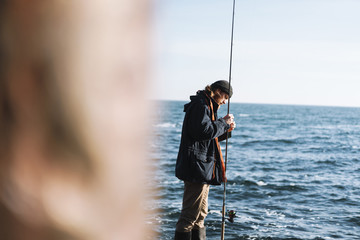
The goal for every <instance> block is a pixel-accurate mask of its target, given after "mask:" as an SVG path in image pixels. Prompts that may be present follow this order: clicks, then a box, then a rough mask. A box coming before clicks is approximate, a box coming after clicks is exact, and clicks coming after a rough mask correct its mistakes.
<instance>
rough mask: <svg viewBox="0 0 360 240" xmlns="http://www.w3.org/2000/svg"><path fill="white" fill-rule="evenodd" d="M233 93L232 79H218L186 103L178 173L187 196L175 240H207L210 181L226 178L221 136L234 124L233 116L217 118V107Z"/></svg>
mask: <svg viewBox="0 0 360 240" xmlns="http://www.w3.org/2000/svg"><path fill="white" fill-rule="evenodd" d="M231 96H232V88H231V86H230V85H229V82H227V81H225V80H219V81H216V82H214V83H213V84H211V85H210V86H206V88H205V89H204V90H203V91H198V92H197V94H196V96H191V97H190V100H191V101H190V102H189V103H187V104H185V106H184V112H185V118H184V122H183V128H182V136H181V143H180V148H179V154H178V158H177V161H176V177H178V178H179V179H181V180H183V181H184V196H183V205H182V210H181V215H180V218H179V220H178V222H177V224H176V231H175V240H188V239H191V240H197V239H199V240H204V239H206V230H205V226H204V219H205V217H206V215H207V212H208V193H209V186H210V185H220V184H221V183H222V182H225V181H226V176H225V165H224V160H223V157H222V153H221V149H220V146H219V142H218V141H219V139H222V140H223V139H226V137H227V135H230V132H231V131H232V130H233V129H234V128H235V126H236V125H235V122H234V117H233V115H232V114H228V115H226V116H225V117H223V118H220V119H218V118H217V110H218V109H219V107H220V106H221V105H223V104H225V103H226V101H227V100H228V99H229V98H230V97H231Z"/></svg>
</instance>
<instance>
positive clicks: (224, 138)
mask: <svg viewBox="0 0 360 240" xmlns="http://www.w3.org/2000/svg"><path fill="white" fill-rule="evenodd" d="M229 138H231V132H229V134H228V139H229ZM224 140H226V133H224V134H223V135H221V136H219V142H221V141H224Z"/></svg>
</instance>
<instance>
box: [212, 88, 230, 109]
mask: <svg viewBox="0 0 360 240" xmlns="http://www.w3.org/2000/svg"><path fill="white" fill-rule="evenodd" d="M213 98H214V100H215V102H216V103H217V104H219V107H220V106H221V105H223V104H225V103H226V101H227V100H228V99H229V95H227V94H226V93H224V92H222V91H221V90H220V89H216V90H215V92H214V97H213Z"/></svg>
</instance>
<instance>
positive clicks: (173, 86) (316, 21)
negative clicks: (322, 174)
mask: <svg viewBox="0 0 360 240" xmlns="http://www.w3.org/2000/svg"><path fill="white" fill-rule="evenodd" d="M232 3H233V1H232V0H157V1H155V6H154V24H153V36H154V41H153V42H154V43H153V46H154V47H153V59H152V60H153V61H152V69H153V72H152V78H153V83H154V87H153V91H152V92H153V93H152V98H155V99H162V100H188V99H189V96H190V95H193V94H194V93H195V92H196V91H197V90H199V89H203V88H204V87H205V86H206V85H208V84H211V83H212V82H214V81H216V80H219V79H225V80H228V79H229V65H230V60H229V58H230V36H231V17H232ZM359 11H360V0H236V5H235V25H234V44H233V63H232V64H233V67H232V79H231V83H232V87H233V89H234V95H233V97H232V100H231V101H232V102H239V103H268V104H300V105H326V106H355V107H360V96H359V95H360V94H359V91H360V31H359V26H360V14H359Z"/></svg>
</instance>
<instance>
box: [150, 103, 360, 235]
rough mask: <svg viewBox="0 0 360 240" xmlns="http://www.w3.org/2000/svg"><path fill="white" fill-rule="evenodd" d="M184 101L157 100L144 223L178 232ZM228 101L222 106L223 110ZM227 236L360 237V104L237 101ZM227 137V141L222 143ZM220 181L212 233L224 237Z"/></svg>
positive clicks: (213, 195) (212, 199)
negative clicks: (178, 163) (231, 212)
mask: <svg viewBox="0 0 360 240" xmlns="http://www.w3.org/2000/svg"><path fill="white" fill-rule="evenodd" d="M185 103H186V102H181V101H162V102H159V103H158V106H157V107H156V108H155V109H156V111H155V113H154V121H153V129H152V131H153V139H152V141H151V144H150V149H149V151H150V156H151V158H152V160H153V161H151V163H150V164H151V166H152V169H154V171H152V174H151V176H149V178H150V179H149V180H150V181H148V182H147V186H148V187H149V188H151V189H153V191H152V193H151V199H150V200H149V201H148V203H147V206H146V207H147V209H148V210H149V214H148V216H147V224H148V225H149V226H150V228H152V229H154V231H155V232H156V233H157V234H158V235H157V236H156V237H149V239H173V236H174V229H175V224H176V222H177V219H178V217H179V214H180V210H181V203H182V191H183V183H182V181H180V180H178V179H177V178H176V177H175V176H174V169H175V162H176V157H177V152H178V147H179V143H180V136H181V127H182V121H183V117H184V113H183V105H184V104H185ZM226 108H227V106H225V107H224V106H223V107H222V108H220V110H219V117H220V116H224V115H226V110H227V109H226ZM230 112H231V113H233V114H234V116H235V121H236V123H237V128H236V129H235V130H234V132H233V137H232V138H230V139H229V145H228V167H227V168H228V169H227V177H228V183H227V193H226V209H227V210H235V211H236V218H235V219H234V222H233V223H230V222H229V221H227V222H226V228H225V239H254V240H255V239H267V240H268V239H276V240H281V239H289V240H290V239H304V240H305V239H308V240H315V239H316V240H320V239H343V240H354V239H360V108H341V107H315V106H288V105H261V104H239V103H232V104H231V109H230ZM224 145H225V144H223V143H222V148H223V149H224V148H225V146H224ZM222 194H223V186H212V187H211V188H210V193H209V214H208V216H207V218H206V221H205V225H206V227H207V239H210V240H211V239H220V236H221V234H220V233H221V207H222V196H223V195H222Z"/></svg>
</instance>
